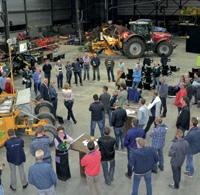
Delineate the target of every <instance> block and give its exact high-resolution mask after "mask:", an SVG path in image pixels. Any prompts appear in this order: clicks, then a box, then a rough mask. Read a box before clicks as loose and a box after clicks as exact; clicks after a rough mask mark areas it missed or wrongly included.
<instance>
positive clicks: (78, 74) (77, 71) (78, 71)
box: [72, 58, 83, 86]
mask: <svg viewBox="0 0 200 195" xmlns="http://www.w3.org/2000/svg"><path fill="white" fill-rule="evenodd" d="M72 67H73V71H74V78H75V83H76V86H78V77H79V82H80V85H81V86H83V83H82V74H81V71H82V67H81V63H80V59H79V58H77V59H76V62H74V63H73V64H72Z"/></svg>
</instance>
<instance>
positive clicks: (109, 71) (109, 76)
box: [107, 67, 115, 82]
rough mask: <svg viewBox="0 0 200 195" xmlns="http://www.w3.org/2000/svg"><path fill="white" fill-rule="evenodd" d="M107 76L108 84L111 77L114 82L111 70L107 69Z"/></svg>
mask: <svg viewBox="0 0 200 195" xmlns="http://www.w3.org/2000/svg"><path fill="white" fill-rule="evenodd" d="M107 75H108V81H109V82H110V80H111V77H112V81H113V82H114V81H115V77H114V73H113V68H111V67H109V68H107Z"/></svg>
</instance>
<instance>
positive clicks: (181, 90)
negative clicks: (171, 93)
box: [175, 83, 187, 113]
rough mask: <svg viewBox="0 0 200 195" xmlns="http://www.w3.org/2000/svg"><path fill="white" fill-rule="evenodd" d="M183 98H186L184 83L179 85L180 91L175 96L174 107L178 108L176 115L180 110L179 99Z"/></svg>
mask: <svg viewBox="0 0 200 195" xmlns="http://www.w3.org/2000/svg"><path fill="white" fill-rule="evenodd" d="M184 96H187V89H186V85H185V84H184V83H180V90H179V91H178V93H177V94H176V100H175V105H176V107H177V108H178V113H179V112H180V111H181V108H182V103H181V99H182V97H184Z"/></svg>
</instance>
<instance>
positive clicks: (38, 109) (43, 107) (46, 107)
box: [34, 101, 54, 114]
mask: <svg viewBox="0 0 200 195" xmlns="http://www.w3.org/2000/svg"><path fill="white" fill-rule="evenodd" d="M34 111H35V114H40V113H42V112H49V113H53V111H54V109H53V106H52V104H51V103H50V102H48V101H42V102H39V103H38V104H37V105H36V106H35V109H34Z"/></svg>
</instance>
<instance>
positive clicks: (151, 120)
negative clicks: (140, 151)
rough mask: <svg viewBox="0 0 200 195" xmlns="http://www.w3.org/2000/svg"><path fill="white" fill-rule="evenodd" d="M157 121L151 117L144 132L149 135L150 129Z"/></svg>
mask: <svg viewBox="0 0 200 195" xmlns="http://www.w3.org/2000/svg"><path fill="white" fill-rule="evenodd" d="M154 120H155V116H150V117H149V120H148V122H147V126H146V127H145V129H144V131H145V134H147V132H148V131H149V129H150V128H151V125H152V124H153V122H154Z"/></svg>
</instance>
